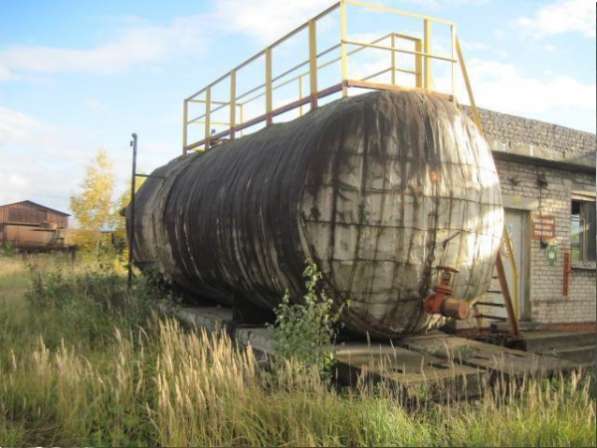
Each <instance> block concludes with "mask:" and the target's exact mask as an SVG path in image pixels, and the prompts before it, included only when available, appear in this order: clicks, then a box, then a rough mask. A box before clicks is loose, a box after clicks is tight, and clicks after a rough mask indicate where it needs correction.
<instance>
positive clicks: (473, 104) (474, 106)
mask: <svg viewBox="0 0 597 448" xmlns="http://www.w3.org/2000/svg"><path fill="white" fill-rule="evenodd" d="M455 41H456V54H457V55H458V64H459V65H460V70H461V71H462V77H463V78H464V85H465V87H466V92H467V93H468V99H469V102H470V103H471V110H472V112H473V121H474V122H475V124H476V125H477V127H478V128H479V130H480V131H481V134H483V133H484V132H483V124H482V123H481V116H480V115H479V110H478V109H477V103H476V102H475V97H474V95H473V88H472V87H471V81H470V79H469V77H468V72H467V70H466V63H465V62H464V55H463V54H462V48H461V47H460V39H459V38H458V36H456V39H455Z"/></svg>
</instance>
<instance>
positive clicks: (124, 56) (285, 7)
mask: <svg viewBox="0 0 597 448" xmlns="http://www.w3.org/2000/svg"><path fill="white" fill-rule="evenodd" d="M330 5H331V2H330V0H301V1H295V2H292V3H290V4H288V3H285V2H280V1H279V0H221V1H218V2H217V3H215V6H214V9H212V10H211V11H209V12H206V13H203V14H196V15H193V16H188V17H179V18H176V19H174V20H172V21H171V22H170V23H169V24H167V25H163V26H157V25H149V24H144V23H143V22H142V21H141V20H139V19H135V20H133V21H132V22H131V21H129V22H130V23H128V24H127V25H128V27H127V31H124V32H123V33H122V34H121V35H120V36H118V37H117V38H115V39H113V40H111V41H108V42H106V43H103V44H101V45H98V46H96V47H93V48H87V49H75V48H59V47H48V46H32V45H17V46H12V47H9V48H7V49H5V50H2V51H0V81H6V80H10V79H15V78H18V77H19V75H20V74H22V73H29V72H32V73H50V74H51V73H66V72H68V73H73V72H75V73H95V74H97V73H99V74H112V73H117V72H121V71H124V70H126V69H128V68H130V67H132V66H135V65H140V64H147V63H156V62H160V61H163V60H164V59H166V58H168V57H171V56H173V55H180V54H185V53H187V54H188V53H189V52H197V51H201V50H204V49H205V48H206V47H207V44H208V42H209V41H211V40H212V39H215V38H216V37H217V36H218V35H219V34H231V33H239V34H244V35H246V36H249V37H251V38H255V39H257V40H259V41H260V43H269V42H271V41H273V40H274V39H277V38H279V37H281V36H283V35H284V34H286V33H287V32H288V31H290V30H291V29H293V28H294V27H296V26H298V25H300V24H302V23H303V22H304V21H305V19H306V18H309V17H311V16H313V15H315V14H317V13H319V12H321V10H323V9H324V8H326V7H328V6H330Z"/></svg>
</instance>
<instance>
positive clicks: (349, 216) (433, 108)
mask: <svg viewBox="0 0 597 448" xmlns="http://www.w3.org/2000/svg"><path fill="white" fill-rule="evenodd" d="M153 175H154V177H151V178H149V179H148V180H147V181H146V182H145V184H144V185H143V187H142V188H141V190H140V191H139V193H138V196H137V202H136V204H137V205H136V213H137V214H136V228H135V238H136V245H135V248H134V257H135V260H136V261H137V263H139V264H140V265H141V266H155V267H156V268H157V269H159V271H160V272H161V273H162V274H164V276H165V277H166V278H168V279H169V280H170V281H172V282H173V283H175V284H177V285H179V286H181V287H183V288H184V289H186V290H188V291H190V292H192V293H195V294H196V295H197V296H200V297H202V298H210V299H213V300H215V301H217V302H219V303H222V304H232V302H233V300H247V301H249V302H251V303H253V304H255V305H257V306H260V307H263V308H267V309H272V308H273V307H275V306H276V305H277V304H278V303H279V302H280V301H281V299H282V296H283V295H284V291H285V290H288V291H290V293H291V297H294V298H295V300H300V298H301V296H302V292H303V289H304V279H303V271H304V269H305V266H306V264H307V263H308V262H309V261H313V262H315V263H316V264H317V265H318V267H319V269H320V271H321V272H322V273H323V276H324V283H325V287H326V288H327V290H328V291H329V293H330V294H331V296H332V297H333V298H334V300H335V301H336V302H337V303H339V304H340V303H342V302H348V304H349V305H348V307H347V308H345V312H344V314H343V317H342V319H343V320H344V322H345V323H346V325H347V326H348V327H349V328H351V329H353V330H356V331H358V332H360V333H369V334H370V335H375V336H398V335H401V334H409V333H416V332H419V331H422V330H425V329H429V328H432V327H434V326H435V325H437V324H438V322H439V320H440V319H439V318H438V317H437V316H435V315H428V314H426V313H425V312H424V311H423V307H422V304H423V300H424V299H425V298H426V297H427V296H428V295H429V292H430V290H431V289H432V288H433V287H434V286H435V284H436V282H437V275H438V270H437V269H436V268H437V266H449V267H452V268H454V269H457V270H458V273H457V274H455V278H454V283H453V290H454V296H455V297H458V298H461V299H465V300H473V299H475V298H477V297H479V296H480V295H481V294H483V293H484V292H485V291H486V290H487V288H488V285H489V282H490V280H491V275H492V270H493V266H494V262H495V257H496V252H497V250H498V246H499V244H500V240H501V236H502V229H503V209H502V204H501V196H500V186H499V180H498V176H497V173H496V169H495V165H494V162H493V158H492V155H491V152H490V150H489V147H488V145H487V143H486V141H485V140H484V139H483V137H482V136H481V134H480V132H479V130H478V128H477V127H476V126H475V124H474V123H473V122H472V121H471V119H470V118H469V117H468V116H467V115H466V113H464V112H462V111H461V110H460V109H459V108H458V107H457V105H456V104H454V102H452V101H450V100H448V99H445V98H444V97H440V96H435V95H433V94H429V95H427V94H422V93H415V92H401V93H389V92H374V93H368V94H364V95H360V96H357V97H351V98H346V99H342V100H339V101H336V102H334V103H331V104H329V105H326V106H323V107H321V108H319V109H317V110H315V111H313V112H310V113H308V114H306V115H305V116H303V117H300V118H297V119H295V120H294V121H291V122H288V123H283V124H276V125H273V126H270V127H268V128H266V129H263V130H261V131H259V132H256V133H254V134H252V135H249V136H246V137H242V138H239V139H237V140H235V141H230V142H225V143H221V144H219V145H218V146H217V147H215V148H212V149H211V150H209V151H207V152H205V153H195V154H192V155H188V156H182V157H179V158H177V159H175V160H173V161H171V162H170V163H169V164H167V165H165V166H163V167H161V168H158V169H157V170H156V171H154V173H153ZM128 213H129V214H130V210H129V211H128Z"/></svg>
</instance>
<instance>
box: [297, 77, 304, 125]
mask: <svg viewBox="0 0 597 448" xmlns="http://www.w3.org/2000/svg"><path fill="white" fill-rule="evenodd" d="M298 82H299V100H302V99H303V77H302V76H299V79H298ZM302 116H303V104H302V103H301V105H300V106H299V117H302Z"/></svg>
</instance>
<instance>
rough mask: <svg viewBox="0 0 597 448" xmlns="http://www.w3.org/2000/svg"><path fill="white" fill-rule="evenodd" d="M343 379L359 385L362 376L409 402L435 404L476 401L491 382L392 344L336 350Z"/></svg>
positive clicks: (464, 368)
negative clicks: (419, 400) (390, 387)
mask: <svg viewBox="0 0 597 448" xmlns="http://www.w3.org/2000/svg"><path fill="white" fill-rule="evenodd" d="M336 360H337V362H338V370H337V373H338V376H339V379H340V380H342V381H344V382H345V383H347V384H348V385H355V384H357V382H358V378H359V376H361V378H362V379H366V380H368V381H371V380H373V381H384V382H386V383H390V384H391V385H393V386H395V387H398V388H400V389H401V390H402V391H403V392H404V393H405V394H406V397H407V398H428V399H433V400H442V401H443V400H449V399H450V398H453V399H456V398H458V399H461V398H464V397H468V398H472V397H476V396H478V395H479V394H480V392H481V391H482V388H483V385H484V384H485V381H486V379H487V375H486V372H484V371H483V370H482V369H479V368H473V367H470V366H465V365H460V364H458V363H454V362H449V361H447V360H445V359H442V358H439V357H435V356H432V355H429V354H422V353H418V352H415V351H412V350H409V349H406V348H404V347H396V346H392V345H389V344H372V345H367V344H365V343H345V344H340V345H338V346H336Z"/></svg>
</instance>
